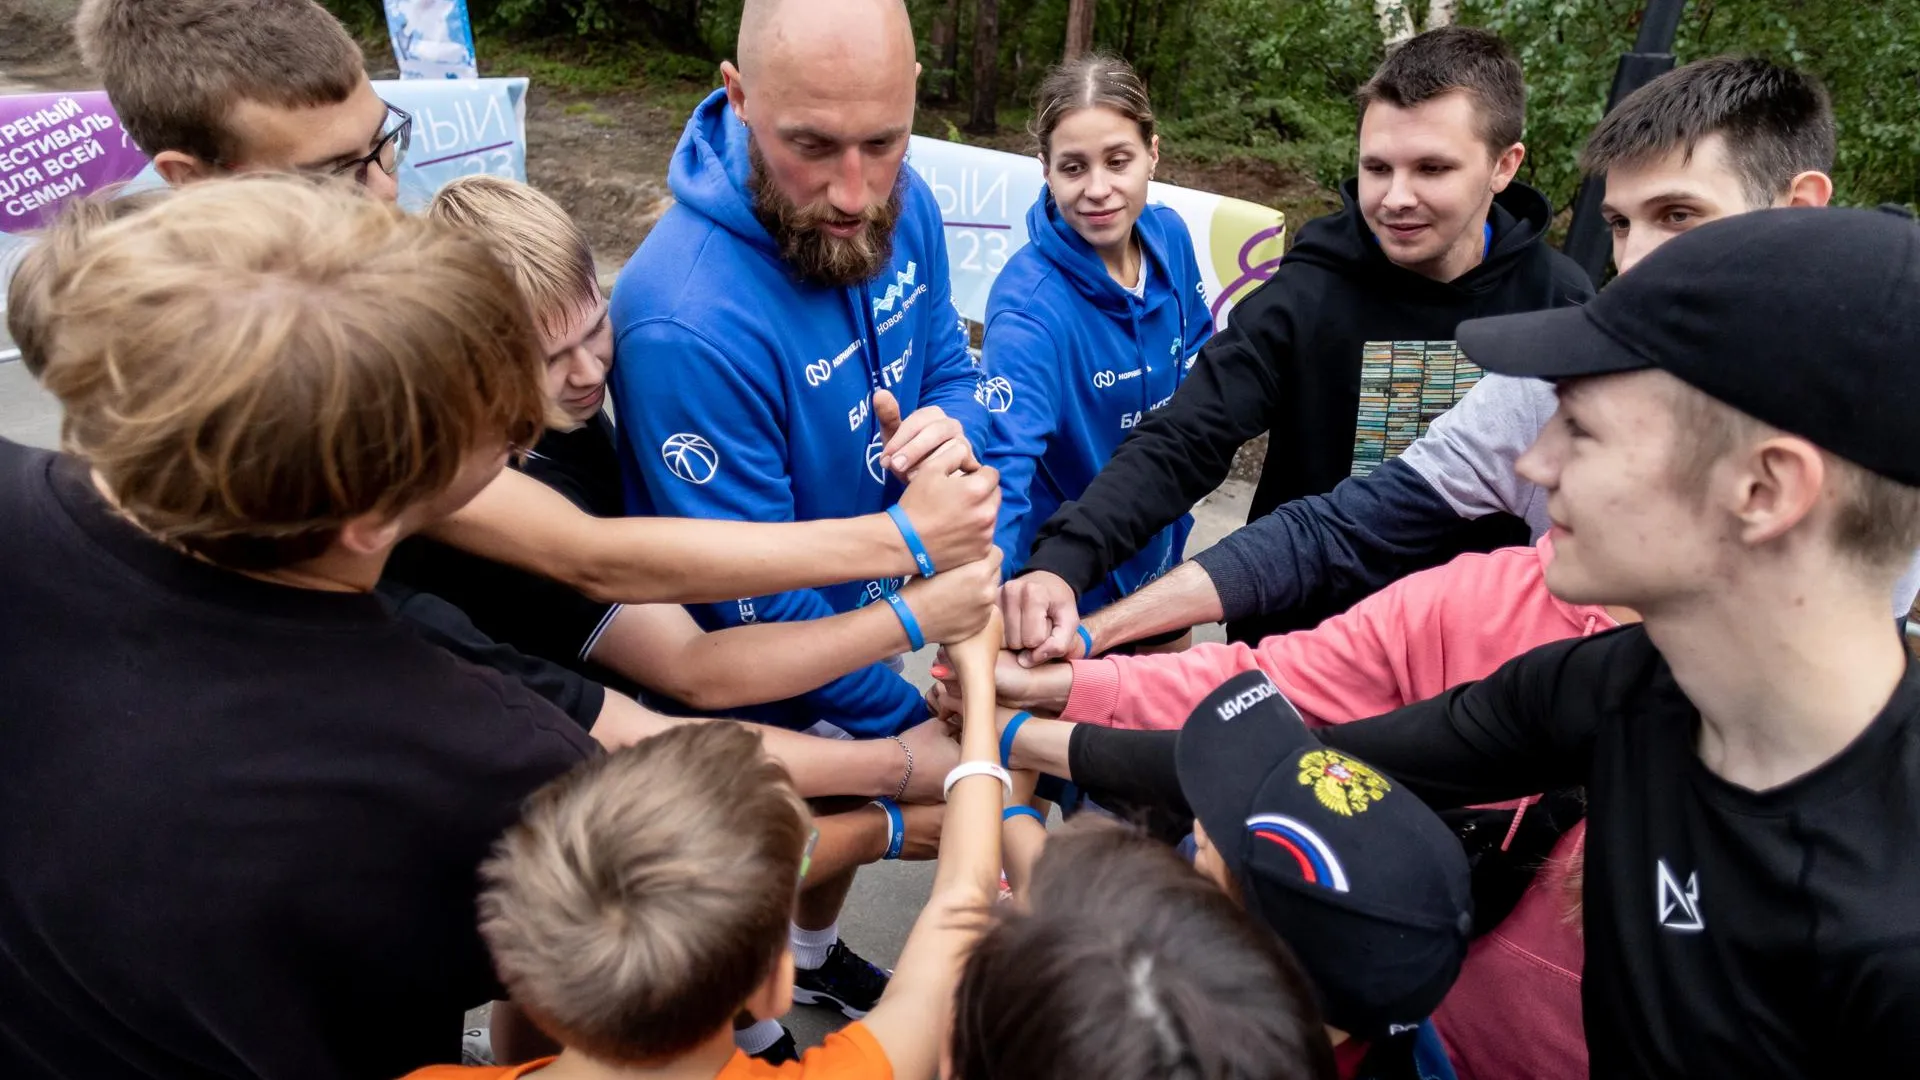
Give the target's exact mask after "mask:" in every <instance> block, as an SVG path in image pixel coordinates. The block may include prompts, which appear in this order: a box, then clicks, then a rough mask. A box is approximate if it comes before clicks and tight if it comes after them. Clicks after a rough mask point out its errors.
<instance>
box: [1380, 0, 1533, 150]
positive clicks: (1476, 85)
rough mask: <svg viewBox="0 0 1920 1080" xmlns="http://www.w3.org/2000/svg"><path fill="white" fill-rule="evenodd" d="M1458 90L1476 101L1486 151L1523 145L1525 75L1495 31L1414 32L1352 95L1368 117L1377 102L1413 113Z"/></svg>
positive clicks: (1466, 28)
mask: <svg viewBox="0 0 1920 1080" xmlns="http://www.w3.org/2000/svg"><path fill="white" fill-rule="evenodd" d="M1456 90H1458V91H1463V92H1465V93H1466V94H1467V95H1468V96H1469V97H1471V98H1472V99H1473V103H1474V106H1475V108H1476V111H1477V112H1478V114H1479V118H1480V125H1479V126H1480V137H1481V138H1482V139H1483V140H1485V141H1486V144H1487V151H1488V153H1490V154H1491V155H1492V156H1494V157H1498V156H1500V155H1501V154H1503V153H1505V152H1506V149H1507V147H1509V146H1512V145H1513V144H1514V143H1517V142H1519V141H1520V136H1521V133H1522V132H1523V131H1524V130H1525V129H1526V126H1527V82H1526V76H1525V75H1524V73H1522V72H1521V70H1520V60H1519V58H1518V57H1516V56H1514V55H1513V50H1512V49H1510V48H1508V47H1507V43H1506V42H1505V41H1502V40H1501V39H1500V35H1498V34H1496V33H1494V32H1493V31H1491V30H1481V29H1479V28H1478V27H1472V26H1443V27H1441V28H1439V29H1437V30H1429V31H1427V32H1426V33H1424V34H1416V35H1415V36H1413V37H1412V38H1409V39H1408V40H1407V42H1406V44H1404V45H1402V46H1400V47H1399V48H1397V49H1395V50H1393V52H1392V53H1390V54H1388V56H1387V58H1386V60H1385V61H1384V62H1382V63H1381V65H1380V67H1379V68H1378V69H1376V70H1375V71H1374V73H1373V77H1372V78H1370V79H1368V80H1367V81H1366V83H1365V84H1364V85H1362V86H1361V87H1360V89H1359V91H1358V92H1357V93H1356V94H1355V95H1354V96H1355V98H1356V99H1357V100H1358V101H1359V103H1360V113H1361V115H1362V116H1363V117H1364V116H1365V115H1366V111H1367V107H1368V106H1369V105H1372V104H1373V103H1374V102H1376V101H1384V102H1386V103H1387V104H1389V105H1392V106H1394V107H1396V108H1400V109H1411V108H1413V107H1415V106H1417V105H1421V104H1424V103H1426V102H1428V101H1432V100H1433V99H1434V98H1437V97H1440V96H1441V95H1443V94H1450V93H1453V92H1454V91H1456Z"/></svg>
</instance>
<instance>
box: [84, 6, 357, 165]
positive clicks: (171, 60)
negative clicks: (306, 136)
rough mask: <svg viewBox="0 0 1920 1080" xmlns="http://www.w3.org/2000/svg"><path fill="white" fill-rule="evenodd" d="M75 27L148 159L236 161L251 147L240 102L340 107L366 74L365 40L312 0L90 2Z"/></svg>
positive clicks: (89, 61) (123, 120) (87, 57)
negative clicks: (171, 154) (238, 124)
mask: <svg viewBox="0 0 1920 1080" xmlns="http://www.w3.org/2000/svg"><path fill="white" fill-rule="evenodd" d="M73 34H74V39H75V40H76V41H77V42H78V43H79V45H80V55H81V57H82V58H84V59H85V60H86V62H87V66H88V67H90V68H92V69H93V73H94V75H95V76H96V77H97V78H99V79H100V81H101V82H103V83H105V84H106V88H107V100H108V101H111V102H112V103H113V109H114V112H116V113H118V114H119V115H120V123H121V124H122V125H123V126H125V127H126V129H127V135H128V136H130V137H131V138H132V139H133V141H134V143H135V144H136V145H138V146H139V147H140V149H142V150H144V151H146V152H147V154H148V155H149V156H152V155H156V154H158V153H160V151H162V150H176V151H179V152H180V153H184V154H191V155H193V156H194V157H196V158H199V159H200V160H201V161H203V162H207V163H209V164H214V163H230V162H232V161H233V160H234V159H235V158H238V157H240V156H242V155H243V154H244V153H245V150H246V148H245V147H242V146H240V145H239V141H238V139H237V138H235V136H234V134H233V132H232V130H231V129H230V127H229V126H228V125H229V118H230V116H231V115H232V112H233V107H234V105H235V104H236V103H237V102H240V101H257V102H259V103H260V104H262V105H271V106H274V107H276V108H282V109H288V108H312V107H314V106H318V105H334V104H338V103H339V102H342V101H345V100H346V99H347V98H348V97H349V96H350V95H351V94H352V93H353V92H354V91H355V90H356V89H358V88H359V86H360V84H361V82H363V81H364V80H365V79H366V77H367V76H366V69H365V66H364V63H363V61H362V59H361V56H360V47H359V46H358V45H355V44H354V42H353V38H352V37H351V36H350V35H348V33H347V31H346V28H345V27H343V26H341V25H340V20H339V19H336V18H334V17H333V15H332V14H331V13H329V12H328V11H327V10H326V9H325V8H323V7H321V6H320V5H319V4H316V3H314V2H313V0H164V2H158V0H84V2H83V3H82V4H81V5H80V13H79V15H78V16H76V17H75V19H74V24H73Z"/></svg>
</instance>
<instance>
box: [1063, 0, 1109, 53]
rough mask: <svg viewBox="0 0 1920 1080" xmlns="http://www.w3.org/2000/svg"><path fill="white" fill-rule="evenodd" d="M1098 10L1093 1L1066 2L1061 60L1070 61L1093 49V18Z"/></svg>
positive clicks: (1070, 0)
mask: <svg viewBox="0 0 1920 1080" xmlns="http://www.w3.org/2000/svg"><path fill="white" fill-rule="evenodd" d="M1099 10H1100V5H1099V4H1098V3H1096V2H1095V0H1068V4H1067V47H1066V48H1065V49H1063V50H1062V51H1061V55H1060V58H1061V59H1062V60H1072V59H1073V58H1074V57H1076V56H1080V55H1082V54H1083V53H1086V52H1087V51H1089V50H1091V49H1092V48H1093V17H1094V15H1096V14H1098V13H1099Z"/></svg>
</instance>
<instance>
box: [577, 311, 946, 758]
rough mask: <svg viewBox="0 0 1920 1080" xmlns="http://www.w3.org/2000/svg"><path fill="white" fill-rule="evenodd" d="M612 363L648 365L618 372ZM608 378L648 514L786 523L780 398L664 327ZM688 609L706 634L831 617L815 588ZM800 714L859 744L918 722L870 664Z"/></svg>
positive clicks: (623, 352) (651, 328) (640, 339)
mask: <svg viewBox="0 0 1920 1080" xmlns="http://www.w3.org/2000/svg"><path fill="white" fill-rule="evenodd" d="M618 356H632V357H645V358H646V360H645V362H644V363H642V362H634V363H625V364H623V363H620V362H619V361H618V359H617V357H618ZM613 370H614V379H615V382H616V386H615V391H616V396H615V398H614V400H615V401H616V402H618V403H619V411H620V423H621V425H622V426H623V427H624V428H625V430H626V433H627V436H626V437H627V439H628V440H629V443H630V445H631V446H632V447H633V448H634V454H633V461H634V464H635V466H636V467H637V468H638V470H639V472H640V474H641V480H642V482H643V483H644V484H645V485H646V490H647V494H648V495H649V496H651V500H652V504H653V510H654V512H655V513H656V514H660V515H662V516H668V515H671V516H675V517H690V518H721V519H728V520H734V521H792V520H794V500H793V488H792V483H791V478H790V476H789V475H788V472H787V464H786V452H785V451H786V445H787V435H786V431H785V428H784V426H783V424H782V412H783V410H782V409H781V408H779V403H778V401H777V394H778V390H777V388H775V387H771V386H767V385H764V382H763V380H760V379H756V378H754V377H753V375H752V373H751V372H748V371H743V370H742V368H741V367H740V366H739V365H738V364H736V363H735V362H734V361H733V360H732V359H731V358H730V357H728V356H727V355H726V354H725V353H724V352H723V351H722V350H721V349H720V348H719V347H717V346H716V345H715V344H714V343H713V342H712V341H710V340H709V339H707V338H706V337H705V336H703V335H701V334H700V333H699V332H698V331H696V330H693V329H692V328H690V327H687V326H685V325H683V324H680V323H677V322H673V321H669V320H653V321H650V322H642V323H639V324H637V325H634V326H631V327H628V328H626V329H625V330H624V331H623V332H622V334H621V336H620V339H619V341H618V344H617V353H616V362H615V364H614V369H613ZM660 371H671V372H672V373H673V376H672V385H671V387H670V388H669V387H668V386H666V385H663V384H661V383H660V382H654V383H652V384H649V383H648V380H647V378H646V376H648V375H651V374H654V373H657V372H660ZM689 610H690V611H692V612H693V613H694V615H695V616H696V617H698V618H699V620H700V622H701V624H702V625H703V626H707V627H708V628H713V627H726V626H739V625H741V624H743V623H746V622H803V621H806V620H808V619H824V618H827V617H828V616H831V615H833V614H835V612H834V610H833V608H832V606H831V605H829V604H828V603H827V601H826V599H825V598H824V597H822V596H821V595H820V594H819V593H818V592H815V591H814V590H812V589H801V590H797V591H794V592H787V593H779V594H776V595H773V596H754V597H745V598H742V599H741V600H738V601H735V602H731V603H722V604H702V605H692V606H690V607H689ZM797 704H800V705H802V706H803V707H804V708H805V709H806V710H808V711H809V712H810V713H811V714H812V716H813V717H814V718H815V719H819V720H827V721H830V722H832V723H834V724H836V725H838V726H840V727H841V728H844V729H846V730H847V731H850V732H852V733H854V734H856V735H864V734H881V735H890V734H892V733H893V732H895V731H897V730H898V729H900V728H901V727H903V726H905V724H907V723H908V722H910V721H911V720H914V719H918V718H919V717H920V716H923V715H924V714H925V711H926V706H925V703H924V702H923V700H922V698H921V696H920V694H919V692H918V691H916V690H915V689H914V688H913V686H912V684H910V683H908V682H907V681H906V680H905V679H903V678H901V677H900V676H899V675H896V674H894V673H893V672H892V671H889V670H887V668H886V667H884V666H882V665H879V664H874V665H871V666H869V667H866V668H862V669H861V670H859V671H856V672H853V673H852V674H849V675H844V676H842V677H840V678H838V679H835V680H833V681H832V682H830V683H827V684H826V685H824V686H822V687H820V688H819V689H818V690H814V691H811V692H810V693H807V694H804V695H802V696H801V697H800V698H799V699H798V702H797Z"/></svg>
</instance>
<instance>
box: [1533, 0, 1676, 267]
mask: <svg viewBox="0 0 1920 1080" xmlns="http://www.w3.org/2000/svg"><path fill="white" fill-rule="evenodd" d="M1686 10H1687V0H1647V7H1646V10H1645V11H1643V12H1641V13H1640V33H1639V35H1638V36H1637V37H1636V38H1635V39H1634V42H1633V51H1632V52H1630V53H1625V54H1623V55H1622V56H1621V57H1620V64H1619V66H1618V67H1616V68H1614V70H1613V89H1612V90H1610V91H1608V92H1607V111H1608V112H1612V111H1613V110H1614V107H1615V106H1617V105H1619V104H1620V102H1621V99H1623V98H1625V97H1626V96H1627V95H1628V94H1631V93H1633V92H1634V91H1635V90H1638V89H1640V88H1641V87H1643V86H1645V85H1647V84H1648V83H1650V82H1652V81H1653V80H1654V79H1657V78H1659V77H1660V76H1661V75H1664V74H1666V73H1667V72H1669V71H1672V70H1673V39H1674V35H1676V34H1678V33H1679V32H1680V17H1681V16H1682V15H1684V14H1685V13H1686ZM1605 197H1606V185H1605V182H1604V178H1602V177H1591V178H1589V179H1587V180H1586V181H1584V182H1582V183H1581V185H1580V195H1579V197H1578V198H1576V199H1575V200H1574V203H1573V224H1572V225H1571V226H1569V227H1568V229H1567V242H1566V244H1565V246H1563V247H1562V248H1561V250H1562V251H1565V252H1566V253H1567V257H1568V258H1570V259H1572V260H1573V261H1574V262H1577V263H1579V264H1580V268H1581V269H1582V270H1585V271H1586V272H1587V276H1588V277H1590V278H1592V279H1593V283H1594V284H1595V285H1598V284H1600V280H1601V278H1603V277H1604V276H1605V275H1606V272H1607V259H1608V258H1609V257H1610V256H1611V255H1612V254H1613V243H1612V241H1611V239H1610V238H1609V237H1608V236H1607V225H1606V222H1604V221H1602V220H1600V202H1601V200H1602V199H1603V198H1605Z"/></svg>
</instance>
